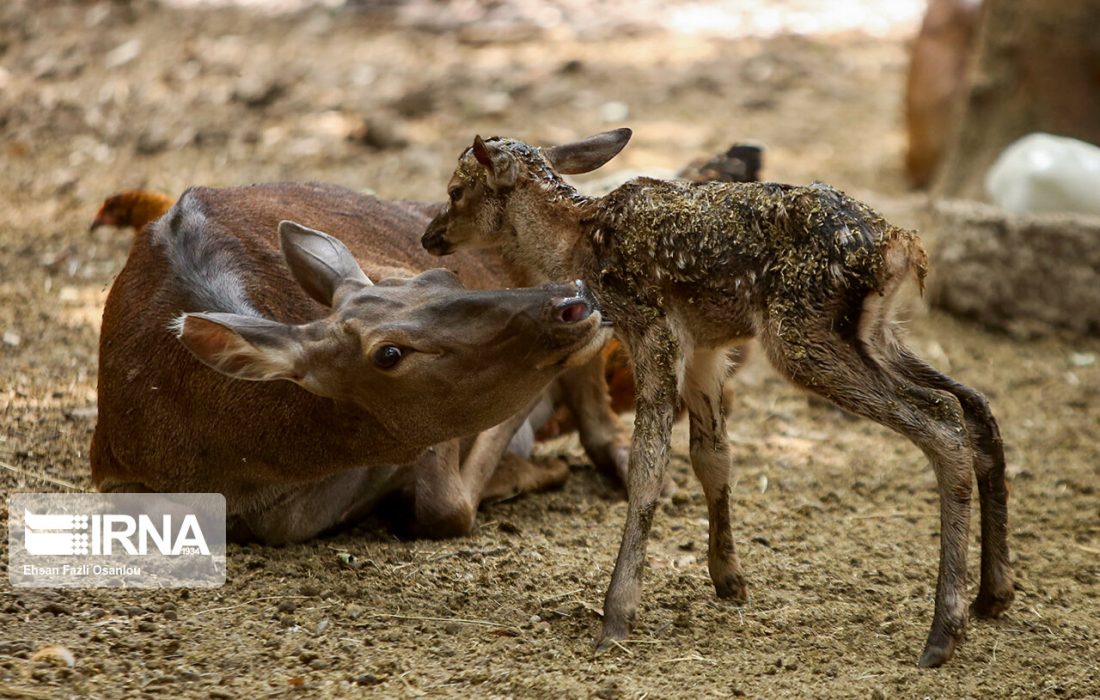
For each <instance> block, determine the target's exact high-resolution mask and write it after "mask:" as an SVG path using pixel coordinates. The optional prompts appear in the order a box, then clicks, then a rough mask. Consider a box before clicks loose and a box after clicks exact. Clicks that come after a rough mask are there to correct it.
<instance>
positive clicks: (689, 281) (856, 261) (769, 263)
mask: <svg viewBox="0 0 1100 700" xmlns="http://www.w3.org/2000/svg"><path fill="white" fill-rule="evenodd" d="M587 226H588V227H589V235H590V237H591V239H592V241H593V247H594V249H595V253H596V261H597V264H598V265H599V266H600V270H601V272H603V273H604V275H605V276H608V273H610V278H612V279H617V280H618V282H617V283H618V284H621V285H627V286H635V287H639V288H640V290H641V291H643V292H645V293H644V294H642V296H643V298H653V295H654V294H658V293H667V291H668V290H669V289H670V288H672V289H686V290H696V291H697V292H700V293H703V292H721V293H726V294H733V295H736V296H740V297H752V296H753V295H756V296H759V297H761V298H765V297H771V296H773V295H775V294H777V293H780V292H783V291H784V290H792V289H794V290H797V291H798V292H799V293H803V294H808V295H810V296H816V295H825V296H828V295H831V294H833V293H835V292H837V291H838V290H845V291H848V290H853V289H854V290H857V291H860V292H863V293H867V292H870V291H872V290H874V289H876V288H877V287H879V286H880V285H881V284H882V283H883V279H882V276H883V272H884V270H885V263H884V256H885V251H886V249H887V248H888V247H889V246H890V245H891V244H892V243H893V242H895V241H899V240H903V241H908V240H910V239H912V238H913V234H912V233H911V232H908V231H904V230H902V229H898V228H897V227H894V226H892V225H891V224H889V223H888V222H886V221H885V220H884V219H883V218H882V217H881V216H880V215H879V214H878V213H877V212H875V211H874V210H872V209H871V208H870V207H868V206H866V205H865V204H862V203H861V202H858V201H856V200H854V199H852V198H850V197H848V196H846V195H844V194H843V193H841V192H839V191H837V190H835V189H833V188H831V187H829V186H827V185H821V184H817V183H815V184H813V185H810V186H807V187H798V186H792V185H781V184H776V183H705V184H695V183H686V182H675V181H666V180H652V179H648V178H639V179H636V180H632V181H630V182H628V183H626V184H625V185H623V186H622V187H620V188H619V189H617V190H615V191H614V192H612V193H611V194H609V195H607V196H606V197H604V198H602V199H601V200H598V202H597V205H596V208H595V211H594V212H593V214H592V215H591V216H590V217H589V218H588V219H587ZM647 290H648V291H647Z"/></svg>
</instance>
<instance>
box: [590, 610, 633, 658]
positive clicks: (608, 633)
mask: <svg viewBox="0 0 1100 700" xmlns="http://www.w3.org/2000/svg"><path fill="white" fill-rule="evenodd" d="M633 617H634V615H632V614H631V615H624V616H622V617H621V618H619V617H616V616H614V615H608V614H607V613H606V611H605V613H604V619H603V629H601V630H600V637H599V639H597V640H596V653H597V654H599V653H602V652H605V651H607V650H608V649H610V648H611V647H613V646H615V642H620V641H622V640H624V639H626V638H627V635H629V634H630V627H631V624H630V620H631V619H633Z"/></svg>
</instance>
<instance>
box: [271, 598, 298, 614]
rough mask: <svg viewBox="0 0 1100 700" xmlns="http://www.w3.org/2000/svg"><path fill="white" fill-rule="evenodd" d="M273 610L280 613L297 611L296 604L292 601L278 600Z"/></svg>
mask: <svg viewBox="0 0 1100 700" xmlns="http://www.w3.org/2000/svg"><path fill="white" fill-rule="evenodd" d="M275 609H276V610H278V611H279V612H281V613H292V612H294V611H295V610H297V609H298V604H297V603H295V602H294V601H293V600H280V601H279V604H278V605H276V606H275Z"/></svg>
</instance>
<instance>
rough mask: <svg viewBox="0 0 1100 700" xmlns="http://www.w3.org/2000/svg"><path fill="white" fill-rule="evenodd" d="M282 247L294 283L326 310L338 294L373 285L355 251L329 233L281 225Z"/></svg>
mask: <svg viewBox="0 0 1100 700" xmlns="http://www.w3.org/2000/svg"><path fill="white" fill-rule="evenodd" d="M279 247H280V248H281V249H282V251H283V257H284V258H285V259H286V264H287V267H289V268H290V273H291V274H292V275H293V276H294V279H295V280H297V282H298V284H299V285H301V286H302V289H304V290H305V291H306V293H307V294H309V295H310V296H311V297H313V298H314V299H316V300H317V301H319V302H321V303H322V304H324V305H325V306H333V305H334V304H335V302H336V301H337V296H338V294H337V292H341V291H347V289H349V288H355V289H358V288H360V287H366V286H370V285H371V284H372V282H371V281H370V278H369V277H367V274H366V273H365V272H363V270H362V268H360V267H359V261H357V260H356V259H355V256H354V255H352V254H351V251H349V250H348V249H347V247H346V246H345V245H344V244H343V243H341V242H340V241H338V240H337V239H335V238H333V237H332V236H330V235H328V234H327V233H322V232H320V231H316V230H314V229H311V228H307V227H305V226H302V225H301V224H298V223H295V222H293V221H280V222H279ZM342 288H343V289H342Z"/></svg>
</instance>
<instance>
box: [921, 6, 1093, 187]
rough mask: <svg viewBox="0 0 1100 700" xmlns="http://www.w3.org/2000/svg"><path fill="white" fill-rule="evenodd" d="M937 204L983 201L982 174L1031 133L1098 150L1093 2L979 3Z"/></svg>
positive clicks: (940, 178)
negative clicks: (959, 109)
mask: <svg viewBox="0 0 1100 700" xmlns="http://www.w3.org/2000/svg"><path fill="white" fill-rule="evenodd" d="M971 61H972V62H971V64H970V68H969V75H970V78H969V88H968V90H967V94H966V97H965V105H964V111H963V115H962V118H961V120H960V122H959V124H958V126H957V128H956V130H955V134H954V138H953V139H952V142H953V146H952V147H951V148H950V149H949V150H948V153H947V159H946V161H945V162H944V165H943V168H942V169H941V171H940V174H939V177H938V179H937V183H936V187H935V193H936V194H938V195H939V196H941V197H954V198H968V199H985V198H986V195H985V190H984V185H983V183H984V179H985V174H986V171H987V170H988V169H989V167H990V166H991V165H992V164H993V162H994V160H996V158H997V156H998V155H1000V153H1001V151H1002V150H1004V148H1005V146H1007V145H1008V144H1010V143H1012V142H1013V141H1015V140H1016V139H1018V138H1020V137H1021V136H1024V135H1026V134H1029V133H1031V132H1034V131H1045V132H1048V133H1052V134H1059V135H1062V136H1072V137H1074V138H1078V139H1081V140H1083V141H1087V142H1090V143H1094V144H1100V0H1053V1H1052V0H985V7H983V11H982V17H981V21H980V28H979V32H978V40H977V46H976V50H975V53H974V55H973V57H972V59H971Z"/></svg>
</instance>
